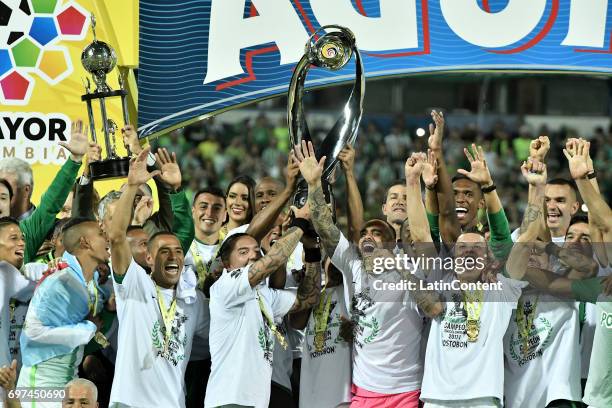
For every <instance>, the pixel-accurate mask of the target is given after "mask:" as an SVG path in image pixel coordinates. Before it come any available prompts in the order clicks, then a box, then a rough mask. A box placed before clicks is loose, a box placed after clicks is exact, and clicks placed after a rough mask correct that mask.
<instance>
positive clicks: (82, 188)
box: [72, 144, 102, 221]
mask: <svg viewBox="0 0 612 408" xmlns="http://www.w3.org/2000/svg"><path fill="white" fill-rule="evenodd" d="M101 153H102V148H101V147H100V146H98V145H97V144H90V145H89V150H88V151H87V156H86V161H85V167H84V169H83V176H82V177H81V178H79V179H77V181H76V183H75V189H74V199H73V200H72V218H77V217H78V218H87V219H88V220H94V221H95V220H96V213H95V210H94V208H93V201H94V187H93V180H92V179H91V178H89V164H90V163H93V162H96V161H99V160H100V156H101Z"/></svg>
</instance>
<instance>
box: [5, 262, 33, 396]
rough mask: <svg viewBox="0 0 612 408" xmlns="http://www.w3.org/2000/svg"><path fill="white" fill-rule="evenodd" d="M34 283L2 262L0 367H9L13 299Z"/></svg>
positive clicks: (8, 264)
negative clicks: (10, 306)
mask: <svg viewBox="0 0 612 408" xmlns="http://www.w3.org/2000/svg"><path fill="white" fill-rule="evenodd" d="M34 284H35V283H34V282H32V281H30V280H28V279H26V278H25V277H24V276H23V275H22V274H21V273H20V272H19V270H18V269H17V268H15V267H14V266H13V265H11V264H10V263H8V262H6V261H0V367H2V366H5V365H9V364H10V362H11V353H10V351H9V329H10V320H11V319H10V314H9V305H10V301H11V298H12V297H14V296H16V295H17V294H18V293H19V292H21V291H24V290H27V289H28V287H30V286H32V287H33V286H34ZM3 399H4V389H3V388H2V387H0V401H3Z"/></svg>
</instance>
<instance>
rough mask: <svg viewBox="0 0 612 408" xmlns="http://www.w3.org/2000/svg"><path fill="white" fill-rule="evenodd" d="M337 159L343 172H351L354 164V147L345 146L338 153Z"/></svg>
mask: <svg viewBox="0 0 612 408" xmlns="http://www.w3.org/2000/svg"><path fill="white" fill-rule="evenodd" d="M338 159H340V163H341V165H342V170H344V172H345V173H351V172H352V171H353V168H354V166H355V149H354V148H353V147H352V146H349V145H347V146H345V147H344V149H342V150H341V151H340V154H338Z"/></svg>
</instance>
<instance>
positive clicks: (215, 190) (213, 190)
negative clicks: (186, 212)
mask: <svg viewBox="0 0 612 408" xmlns="http://www.w3.org/2000/svg"><path fill="white" fill-rule="evenodd" d="M202 194H210V195H213V196H215V197H219V198H222V199H223V204H225V194H224V193H223V190H221V189H220V188H219V187H217V186H208V187H205V188H203V189H200V190H198V191H197V192H196V193H195V194H194V195H193V202H192V203H191V205H195V202H196V200H197V199H198V197H199V196H201V195H202Z"/></svg>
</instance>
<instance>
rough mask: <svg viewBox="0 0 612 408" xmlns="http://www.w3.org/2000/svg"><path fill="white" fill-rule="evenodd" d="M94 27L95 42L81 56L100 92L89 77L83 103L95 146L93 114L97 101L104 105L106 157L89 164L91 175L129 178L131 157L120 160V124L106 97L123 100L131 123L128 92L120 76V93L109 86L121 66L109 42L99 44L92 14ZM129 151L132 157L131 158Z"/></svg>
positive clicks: (101, 177) (124, 115) (99, 177)
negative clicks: (110, 77)
mask: <svg viewBox="0 0 612 408" xmlns="http://www.w3.org/2000/svg"><path fill="white" fill-rule="evenodd" d="M91 28H92V31H93V35H94V40H93V42H92V43H91V44H89V45H88V46H87V47H85V49H84V50H83V53H82V54H81V64H83V68H85V70H86V71H87V72H89V73H90V74H91V76H92V78H93V82H94V84H95V85H96V89H95V90H94V91H93V92H92V91H91V83H90V81H89V78H87V79H86V80H84V84H83V85H84V86H85V95H82V96H81V100H82V101H84V102H85V103H86V104H87V114H88V116H89V131H90V133H91V138H92V140H93V142H94V143H98V139H97V135H96V124H95V118H94V113H93V106H92V104H93V101H94V100H98V101H99V103H100V115H101V117H102V133H103V134H104V146H105V147H106V156H107V157H106V158H103V159H102V160H100V161H97V162H93V163H90V164H89V174H90V176H91V178H92V179H93V180H99V179H107V178H117V177H125V176H127V174H128V170H129V165H130V158H129V157H119V156H118V155H117V148H116V139H115V133H116V131H117V128H118V127H117V125H116V123H115V121H114V120H113V119H111V118H109V117H108V113H107V111H106V98H113V97H121V106H122V110H123V122H124V123H125V124H126V125H127V124H128V123H130V120H129V116H128V109H127V91H126V90H125V89H124V81H123V78H122V77H121V76H119V87H120V88H121V89H119V90H116V91H115V90H112V89H111V88H110V86H108V84H107V83H106V76H107V75H108V74H109V73H111V72H112V71H113V69H114V68H115V66H116V65H117V56H116V54H115V50H114V49H113V48H112V47H111V46H110V45H108V44H107V43H105V42H102V41H98V39H97V38H96V18H95V17H94V15H93V14H92V15H91ZM129 153H130V152H129V150H128V156H129Z"/></svg>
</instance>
